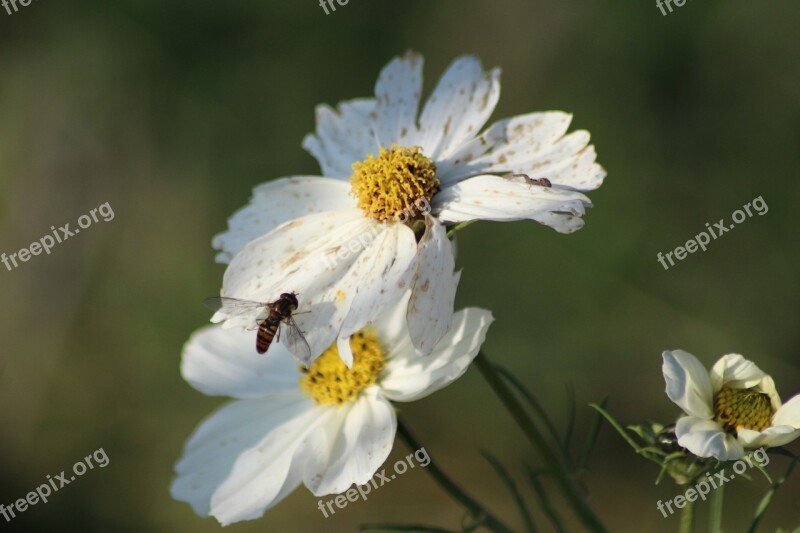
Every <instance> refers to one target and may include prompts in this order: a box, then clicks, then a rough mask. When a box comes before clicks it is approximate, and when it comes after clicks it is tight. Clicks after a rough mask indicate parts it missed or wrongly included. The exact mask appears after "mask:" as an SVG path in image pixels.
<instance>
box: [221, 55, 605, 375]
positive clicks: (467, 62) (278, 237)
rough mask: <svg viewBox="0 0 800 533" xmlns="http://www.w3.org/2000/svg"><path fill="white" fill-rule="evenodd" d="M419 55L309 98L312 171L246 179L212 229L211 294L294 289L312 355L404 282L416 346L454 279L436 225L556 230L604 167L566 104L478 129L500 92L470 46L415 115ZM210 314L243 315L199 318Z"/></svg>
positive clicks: (252, 295)
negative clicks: (365, 89)
mask: <svg viewBox="0 0 800 533" xmlns="http://www.w3.org/2000/svg"><path fill="white" fill-rule="evenodd" d="M422 64H423V60H422V57H421V56H419V55H417V54H414V53H407V54H406V55H404V56H402V57H397V58H395V59H394V60H392V61H391V62H390V63H389V64H388V65H387V66H386V67H385V68H384V69H383V71H382V72H381V74H380V76H379V78H378V81H377V84H376V86H375V98H362V99H357V100H351V101H347V102H343V103H341V104H339V106H338V107H337V109H336V110H334V109H331V108H330V107H328V106H324V105H323V106H320V107H318V108H317V129H316V132H315V133H314V134H310V135H308V136H307V137H306V138H305V140H304V142H303V146H304V147H305V148H306V149H307V150H308V151H309V152H310V153H311V154H312V155H313V156H314V157H316V159H317V160H318V161H319V164H320V166H321V169H322V174H323V176H324V177H314V176H295V177H291V178H283V179H278V180H275V181H272V182H268V183H265V184H263V185H261V186H259V187H256V189H255V190H254V192H253V197H252V199H251V200H250V203H249V204H248V205H247V206H245V207H244V208H242V209H241V210H239V211H238V212H237V213H235V214H234V215H233V216H232V217H231V218H230V220H229V221H228V224H229V227H228V230H227V231H225V232H224V233H221V234H219V235H217V236H216V237H215V238H214V240H213V246H214V247H215V248H217V249H219V250H220V253H219V255H218V256H217V260H218V261H220V262H223V263H230V265H229V267H228V269H227V271H226V272H225V277H224V283H223V288H222V295H223V296H229V297H235V298H243V299H248V300H256V301H262V302H269V301H273V300H275V298H276V297H277V296H278V295H279V294H280V293H282V292H287V291H295V292H297V293H298V294H299V298H300V301H301V309H302V310H304V311H310V312H309V313H307V314H305V315H302V316H299V317H297V322H298V324H299V325H300V326H301V328H302V329H303V330H304V331H306V332H307V339H308V342H309V344H310V346H311V351H312V358H313V356H315V355H317V354H319V353H320V352H321V351H322V350H324V349H325V348H327V347H328V346H329V345H330V344H331V343H332V342H335V341H337V339H338V342H339V349H340V352H341V354H342V357H343V359H344V360H345V362H346V363H348V364H349V363H350V362H351V354H349V348H348V346H349V345H348V343H347V338H348V337H349V336H350V335H352V334H353V333H355V332H357V331H359V330H361V329H362V328H364V327H365V326H366V325H368V324H370V323H372V322H373V321H374V319H375V316H376V315H377V313H379V312H380V309H382V308H383V307H384V306H385V305H387V304H389V303H393V302H396V301H397V300H398V299H400V297H401V295H402V294H404V293H405V291H406V290H408V289H409V288H410V289H411V290H412V296H411V304H410V305H409V308H408V315H407V320H408V326H409V330H410V332H411V338H412V340H413V342H414V345H415V346H416V347H417V349H418V350H420V351H421V352H423V353H430V351H431V350H432V349H433V347H434V346H435V345H436V343H437V342H438V340H439V339H440V338H441V337H442V335H443V334H444V332H446V331H447V330H448V328H449V326H450V322H451V320H452V313H453V300H454V297H455V291H456V286H457V284H458V278H459V274H458V273H455V274H454V265H455V263H454V258H453V249H452V244H451V243H450V242H449V241H448V239H447V235H446V225H452V224H456V223H460V222H465V221H470V220H475V219H481V220H495V221H511V220H522V219H532V220H535V221H537V222H540V223H542V224H546V225H548V226H551V227H553V228H554V229H556V230H557V231H559V232H562V233H570V232H573V231H575V230H577V229H578V228H580V227H581V226H582V225H583V221H582V219H581V217H582V216H583V214H584V211H585V208H586V207H587V206H589V205H591V204H590V202H589V199H588V198H587V197H586V196H585V195H583V194H582V193H581V192H580V191H588V190H593V189H595V188H597V187H599V186H600V184H601V183H602V181H603V178H604V176H605V171H604V170H603V169H602V168H601V167H600V166H599V165H598V164H597V163H595V151H594V147H593V146H591V145H589V133H588V132H586V131H582V130H579V131H575V132H572V133H570V134H566V131H567V129H568V127H569V124H570V121H571V116H570V115H568V114H566V113H562V112H559V111H552V112H544V113H531V114H527V115H521V116H517V117H514V118H511V119H507V120H501V121H499V122H496V123H494V124H493V125H491V126H490V127H489V128H487V129H486V130H485V131H483V132H482V133H481V129H482V128H483V126H484V124H485V123H486V121H487V120H488V119H489V116H490V115H491V114H492V111H493V110H494V107H495V105H496V103H497V101H498V98H499V95H500V81H499V77H500V71H499V69H493V70H491V71H489V72H486V71H484V69H483V67H482V66H481V63H480V61H479V60H478V59H477V58H475V57H471V56H464V57H460V58H458V59H456V60H455V61H454V62H453V63H452V65H451V66H450V67H449V68H448V69H447V71H446V72H445V73H444V75H443V76H442V78H441V80H440V81H439V84H438V85H437V87H436V88H435V89H434V91H433V93H432V94H431V96H430V98H429V99H428V100H427V102H426V103H425V105H424V107H423V109H422V112H421V114H419V115H418V112H419V107H420V96H421V94H422ZM415 230H416V231H417V233H416V234H415ZM423 230H424V233H423ZM420 234H422V235H421V236H420ZM253 318H254V317H253ZM221 320H226V327H234V326H238V327H246V326H250V325H251V322H252V320H249V318H248V317H240V319H238V320H237V319H231V317H229V316H225V315H222V314H219V313H218V314H217V315H215V317H214V318H213V321H215V322H219V321H221ZM303 362H304V363H307V362H308V361H303Z"/></svg>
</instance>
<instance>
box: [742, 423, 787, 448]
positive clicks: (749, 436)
mask: <svg viewBox="0 0 800 533" xmlns="http://www.w3.org/2000/svg"><path fill="white" fill-rule="evenodd" d="M736 435H737V438H738V439H739V442H740V443H741V444H742V446H744V447H745V448H761V447H763V446H766V447H773V446H783V445H784V444H789V443H790V442H792V441H793V440H795V439H796V438H797V437H800V428H796V427H792V426H772V427H769V428H767V429H765V430H764V431H754V430H752V429H740V430H738V431H737V432H736Z"/></svg>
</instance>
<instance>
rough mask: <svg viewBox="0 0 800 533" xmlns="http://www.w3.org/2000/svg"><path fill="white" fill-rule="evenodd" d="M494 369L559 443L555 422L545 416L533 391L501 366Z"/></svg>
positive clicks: (554, 440)
mask: <svg viewBox="0 0 800 533" xmlns="http://www.w3.org/2000/svg"><path fill="white" fill-rule="evenodd" d="M495 370H497V373H498V374H500V375H501V376H503V378H504V379H506V380H507V381H508V382H509V383H511V385H512V386H513V387H514V388H515V389H517V391H518V392H519V393H520V394H521V395H522V397H523V398H525V400H526V401H527V402H528V403H529V404H530V406H531V408H532V409H533V410H534V412H535V413H536V414H537V415H538V416H539V418H540V419H541V420H542V422H543V423H544V425H545V427H546V428H547V431H548V432H549V433H550V436H551V438H552V439H553V442H554V443H556V444H559V445H560V444H561V437H560V436H559V434H558V430H557V429H556V426H555V424H553V421H552V420H550V417H548V416H547V412H546V411H545V410H544V408H543V407H542V404H540V403H539V400H537V399H536V396H534V395H533V393H532V392H530V391H529V390H528V389H527V387H525V385H523V384H522V382H521V381H520V380H519V379H517V377H516V376H515V375H514V374H512V373H511V372H509V371H508V370H506V369H505V368H503V367H501V366H495Z"/></svg>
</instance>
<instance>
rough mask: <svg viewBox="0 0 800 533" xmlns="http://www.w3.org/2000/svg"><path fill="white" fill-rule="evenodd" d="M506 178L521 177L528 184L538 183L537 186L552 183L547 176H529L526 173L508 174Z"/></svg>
mask: <svg viewBox="0 0 800 533" xmlns="http://www.w3.org/2000/svg"><path fill="white" fill-rule="evenodd" d="M506 178H508V179H513V178H522V179H523V180H525V183H527V184H528V185H538V186H539V187H552V186H553V184H552V183H551V182H550V180H549V179H547V178H531V177H530V176H528V175H527V174H510V175H508V176H506Z"/></svg>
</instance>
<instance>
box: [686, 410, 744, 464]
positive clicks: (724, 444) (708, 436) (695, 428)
mask: <svg viewBox="0 0 800 533" xmlns="http://www.w3.org/2000/svg"><path fill="white" fill-rule="evenodd" d="M675 435H676V436H677V437H678V444H680V445H681V446H683V447H684V448H686V449H687V450H689V451H690V452H692V453H693V454H695V455H696V456H698V457H715V458H716V459H718V460H720V461H734V460H736V459H741V458H742V456H743V455H744V448H743V447H742V444H741V443H739V441H737V440H736V437H735V436H733V435H731V434H730V433H726V432H725V431H724V430H723V429H722V426H720V425H719V424H718V423H717V422H715V421H713V420H708V419H706V418H697V417H693V416H685V417H683V418H680V419H678V422H677V424H676V425H675Z"/></svg>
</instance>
